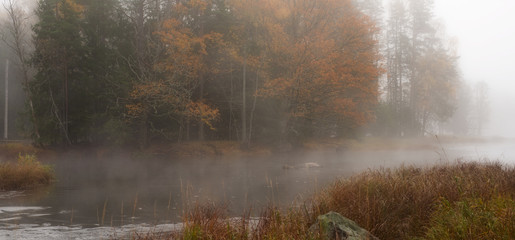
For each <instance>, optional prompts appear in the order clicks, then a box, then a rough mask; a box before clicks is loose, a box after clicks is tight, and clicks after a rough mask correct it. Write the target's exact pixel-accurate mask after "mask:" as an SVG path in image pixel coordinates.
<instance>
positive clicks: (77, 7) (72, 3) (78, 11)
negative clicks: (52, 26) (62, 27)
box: [56, 0, 85, 18]
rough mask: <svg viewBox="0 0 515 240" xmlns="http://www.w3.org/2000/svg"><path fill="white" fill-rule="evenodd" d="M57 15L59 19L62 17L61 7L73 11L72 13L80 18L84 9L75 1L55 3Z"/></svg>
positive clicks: (65, 0)
mask: <svg viewBox="0 0 515 240" xmlns="http://www.w3.org/2000/svg"><path fill="white" fill-rule="evenodd" d="M57 6H58V7H57V9H56V10H57V15H59V17H61V18H62V17H64V12H63V7H66V8H68V9H70V10H71V11H73V12H74V13H76V14H78V15H79V16H82V15H83V13H84V9H85V7H84V6H82V5H81V4H79V3H77V2H76V1H75V0H62V1H60V2H58V3H57Z"/></svg>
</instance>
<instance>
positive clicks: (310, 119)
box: [263, 1, 381, 139]
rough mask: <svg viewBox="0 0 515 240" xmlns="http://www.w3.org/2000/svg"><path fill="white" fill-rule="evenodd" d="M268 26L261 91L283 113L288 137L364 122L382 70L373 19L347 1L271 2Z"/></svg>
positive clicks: (369, 115) (342, 131) (342, 132)
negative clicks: (265, 72) (265, 74)
mask: <svg viewBox="0 0 515 240" xmlns="http://www.w3.org/2000/svg"><path fill="white" fill-rule="evenodd" d="M276 4H278V5H277V6H270V7H271V8H273V9H275V11H272V13H273V15H270V16H269V18H270V20H269V22H268V26H267V28H268V29H269V32H268V34H269V36H270V42H268V43H267V45H268V51H269V53H267V56H268V57H270V58H269V61H270V63H269V66H270V69H269V79H267V80H266V82H265V89H264V90H263V94H264V96H267V97H271V98H276V99H278V100H279V101H280V102H281V103H282V105H283V106H284V111H285V112H286V113H287V115H285V116H286V117H287V120H286V126H284V128H283V132H284V133H285V134H286V135H289V136H290V139H298V138H302V136H313V135H314V134H322V135H324V132H326V133H327V132H328V131H331V130H334V131H337V132H339V133H340V135H346V134H350V133H351V132H352V130H353V129H356V128H357V127H359V126H361V125H363V124H365V123H367V122H368V121H370V120H371V119H372V117H373V111H372V110H373V108H374V106H375V104H376V102H377V96H378V92H377V86H378V85H377V81H378V76H379V74H380V73H381V69H380V68H378V67H377V65H376V63H377V60H378V58H379V55H378V52H377V48H376V44H377V41H376V40H375V39H374V37H373V36H374V33H375V32H376V31H377V30H378V29H377V28H376V27H375V25H374V22H373V21H372V20H371V19H370V18H369V17H367V16H366V15H364V14H362V13H361V12H360V11H358V10H357V9H356V8H355V7H354V5H353V4H352V2H350V1H294V2H292V1H276Z"/></svg>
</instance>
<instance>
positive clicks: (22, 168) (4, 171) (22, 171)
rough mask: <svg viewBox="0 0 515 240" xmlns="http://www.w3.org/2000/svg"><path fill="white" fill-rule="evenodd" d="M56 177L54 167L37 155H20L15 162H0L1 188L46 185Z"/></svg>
mask: <svg viewBox="0 0 515 240" xmlns="http://www.w3.org/2000/svg"><path fill="white" fill-rule="evenodd" d="M53 179H54V172H53V169H52V168H51V167H50V166H48V165H43V164H41V163H40V162H39V161H37V159H36V156H35V155H19V156H18V160H17V161H16V162H15V163H12V162H5V163H1V164H0V190H20V189H28V188H34V187H36V186H38V185H46V184H49V183H50V182H52V180H53Z"/></svg>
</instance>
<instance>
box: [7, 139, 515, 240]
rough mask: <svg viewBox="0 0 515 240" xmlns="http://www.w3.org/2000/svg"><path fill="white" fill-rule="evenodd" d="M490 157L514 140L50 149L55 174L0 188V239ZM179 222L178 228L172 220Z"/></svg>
mask: <svg viewBox="0 0 515 240" xmlns="http://www.w3.org/2000/svg"><path fill="white" fill-rule="evenodd" d="M457 158H461V159H462V160H463V161H472V160H480V161H489V160H498V161H501V162H503V163H504V164H508V165H514V164H515V142H513V141H493V142H484V141H477V142H464V143H457V142H445V143H440V142H436V141H435V142H433V143H432V145H431V146H430V147H423V148H418V147H409V146H407V147H403V148H395V149H381V148H379V149H371V150H370V149H369V150H363V149H355V150H345V151H333V150H331V151H313V152H298V153H287V154H286V153H283V154H274V155H272V156H264V157H263V156H261V157H247V158H239V159H234V158H231V159H224V158H215V159H185V160H174V159H163V158H153V157H141V156H139V157H133V156H131V155H129V154H127V153H121V152H120V153H114V154H111V155H110V156H103V157H97V156H96V155H94V154H89V153H85V152H83V151H71V152H67V153H63V154H60V155H59V156H58V157H57V159H56V160H53V161H52V162H51V164H52V165H54V168H55V173H56V177H57V179H58V181H57V182H56V183H55V184H53V185H52V186H49V187H46V188H43V189H38V190H37V191H10V192H0V239H73V238H75V239H102V238H107V239H108V238H111V237H113V236H123V235H126V234H130V233H133V232H134V231H136V230H139V231H150V230H151V229H154V228H155V226H158V228H163V229H173V228H175V227H177V226H180V222H182V219H181V216H183V209H185V208H187V207H191V206H195V204H213V203H215V204H217V205H220V206H225V207H226V208H227V210H228V213H229V215H230V216H232V217H238V216H241V215H242V214H243V213H244V212H249V211H250V212H251V215H255V216H258V215H259V213H260V209H262V208H263V207H266V206H268V205H274V206H278V207H286V206H291V205H292V204H301V203H302V201H303V200H304V199H306V198H307V197H308V196H309V195H310V194H312V193H313V192H314V191H316V190H320V189H321V188H323V187H324V186H326V185H327V184H329V183H330V182H332V181H334V180H335V178H337V177H349V176H351V175H353V174H357V173H359V172H362V171H364V170H367V169H375V168H380V167H398V166H401V165H403V164H404V165H417V166H426V165H433V164H439V163H445V162H452V161H454V160H455V159H457ZM177 224H179V225H177Z"/></svg>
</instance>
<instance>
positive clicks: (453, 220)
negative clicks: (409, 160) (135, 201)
mask: <svg viewBox="0 0 515 240" xmlns="http://www.w3.org/2000/svg"><path fill="white" fill-rule="evenodd" d="M514 198H515V168H514V167H506V166H503V165H501V164H499V163H464V162H458V163H456V164H452V165H442V166H434V167H430V168H416V167H400V168H398V169H395V170H392V169H380V170H369V171H366V172H364V173H361V174H359V175H356V176H354V177H351V178H348V179H340V180H338V181H336V182H334V183H333V184H332V185H330V186H328V187H327V188H326V189H323V190H322V191H320V192H318V193H316V194H315V196H314V197H313V198H312V199H311V200H310V202H309V203H306V204H305V205H304V206H302V207H292V208H291V209H288V210H283V211H281V210H279V209H276V208H273V207H271V208H268V209H265V210H264V211H263V214H262V215H261V216H260V217H259V218H251V217H250V216H249V215H248V214H243V216H242V217H241V218H236V220H235V218H233V219H231V218H228V217H227V211H225V210H224V208H219V207H215V206H209V207H195V208H193V209H192V210H191V211H187V213H186V214H185V215H184V216H185V218H184V227H183V228H182V230H181V231H179V232H174V233H157V234H154V233H152V234H146V235H144V236H139V237H136V239H320V236H319V235H318V233H313V232H310V231H309V227H310V226H311V225H312V224H313V223H314V222H315V220H316V217H317V216H318V215H320V214H325V213H327V212H329V211H336V212H339V213H341V214H342V215H344V216H346V217H348V218H350V219H352V220H354V221H355V222H357V223H358V224H359V225H360V226H361V227H363V228H365V229H367V230H369V231H370V232H371V233H372V234H373V235H375V236H376V237H378V238H379V239H383V240H388V239H515V230H514V228H515V227H513V226H515V213H514V207H515V206H514V203H515V202H514ZM510 226H511V227H510Z"/></svg>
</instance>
